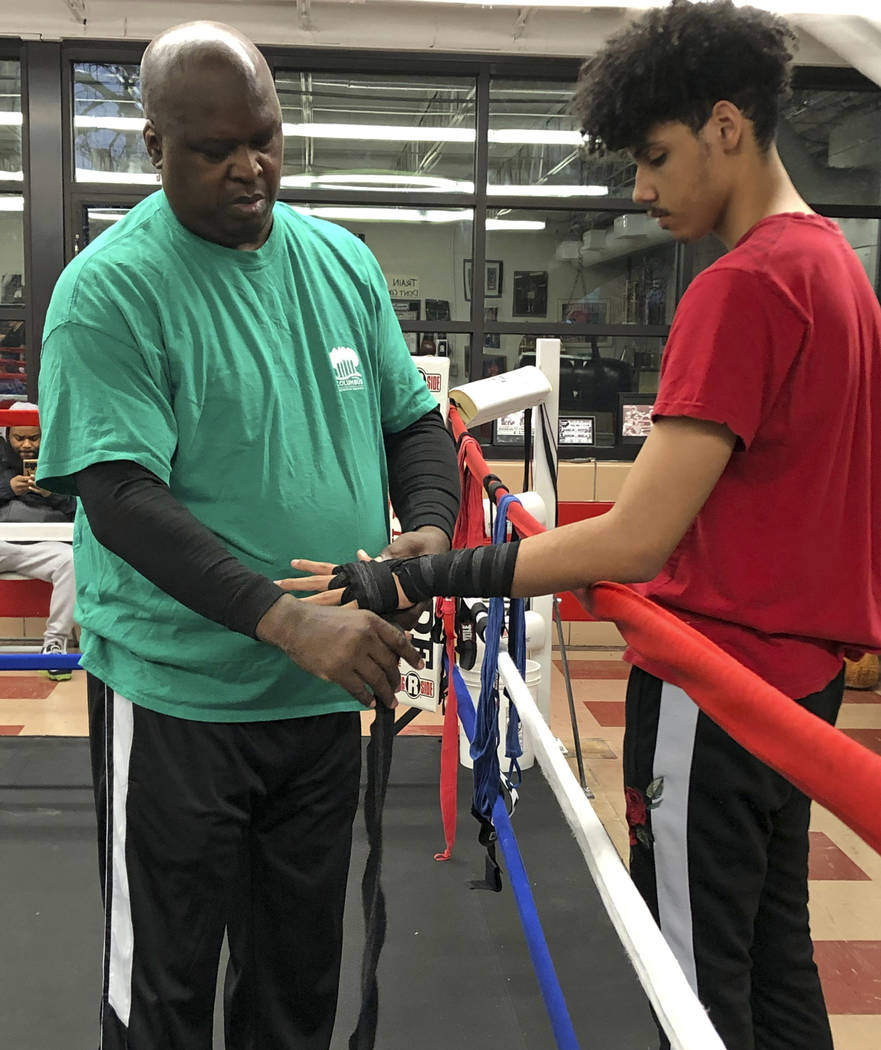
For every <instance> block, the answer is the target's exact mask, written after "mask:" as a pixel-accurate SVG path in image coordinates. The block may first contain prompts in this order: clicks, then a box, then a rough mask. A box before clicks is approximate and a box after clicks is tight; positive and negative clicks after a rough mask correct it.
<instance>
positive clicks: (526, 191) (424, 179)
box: [281, 172, 609, 197]
mask: <svg viewBox="0 0 881 1050" xmlns="http://www.w3.org/2000/svg"><path fill="white" fill-rule="evenodd" d="M281 184H282V186H284V187H286V188H288V189H298V188H299V189H309V188H311V187H313V186H318V187H321V188H322V189H326V190H350V189H352V188H353V187H355V188H357V189H363V190H365V191H367V192H369V191H371V190H387V189H397V190H402V191H403V192H405V193H408V192H419V191H421V190H427V191H429V192H437V193H473V192H474V183H473V182H466V181H465V180H462V179H445V178H442V177H441V176H437V175H403V174H398V173H396V172H389V173H388V174H379V173H377V172H371V173H364V174H358V173H357V172H339V173H336V174H334V173H333V172H325V173H324V174H321V175H285V176H284V177H283V178H282V180H281ZM486 192H487V195H488V196H490V197H607V196H608V195H609V187H608V186H579V185H577V184H573V185H563V184H560V185H552V184H547V185H546V184H544V183H539V184H538V185H529V186H512V185H508V184H506V185H489V186H487V189H486Z"/></svg>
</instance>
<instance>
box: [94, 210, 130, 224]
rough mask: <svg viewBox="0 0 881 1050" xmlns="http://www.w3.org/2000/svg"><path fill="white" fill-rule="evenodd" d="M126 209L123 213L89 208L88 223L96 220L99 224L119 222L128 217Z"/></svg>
mask: <svg viewBox="0 0 881 1050" xmlns="http://www.w3.org/2000/svg"><path fill="white" fill-rule="evenodd" d="M128 212H129V210H128V208H126V209H125V210H124V211H122V210H120V211H111V210H109V209H107V208H89V221H90V222H91V221H93V220H95V219H98V220H99V221H100V222H119V220H120V219H124V218H125V216H126V215H128Z"/></svg>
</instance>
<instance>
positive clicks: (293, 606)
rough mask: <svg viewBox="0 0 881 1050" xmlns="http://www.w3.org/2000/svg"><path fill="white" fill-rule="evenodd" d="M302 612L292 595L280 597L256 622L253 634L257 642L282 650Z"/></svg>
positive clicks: (297, 601)
mask: <svg viewBox="0 0 881 1050" xmlns="http://www.w3.org/2000/svg"><path fill="white" fill-rule="evenodd" d="M302 611H303V610H302V609H301V608H300V602H299V600H298V599H297V598H295V597H294V596H293V595H291V594H282V595H280V596H279V599H278V601H277V602H273V603H272V605H270V606H269V608H268V609H267V610H266V612H265V613H264V614H263V615H262V616H261V617H260V619H259V620H258V621H257V629H256V631H255V632H254V633H255V635H256V637H257V640H258V641H260V642H266V644H267V645H274V646H276V647H277V648H279V649H283V648H284V645H285V639H286V637H287V636H288V635H289V634H290V632H291V630H292V629H293V630H296V625H297V623H298V622H299V620H300V617H301V614H302Z"/></svg>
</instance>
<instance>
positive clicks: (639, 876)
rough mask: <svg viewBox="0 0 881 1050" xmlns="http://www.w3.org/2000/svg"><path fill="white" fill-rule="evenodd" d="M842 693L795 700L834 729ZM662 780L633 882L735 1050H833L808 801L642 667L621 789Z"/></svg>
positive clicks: (630, 693) (634, 680)
mask: <svg viewBox="0 0 881 1050" xmlns="http://www.w3.org/2000/svg"><path fill="white" fill-rule="evenodd" d="M843 687H844V672H843V671H842V673H841V674H840V675H838V676H837V677H836V678H835V679H834V680H833V681H832V682H830V683H829V685H828V686H827V687H826V688H825V689H823V690H821V691H820V692H818V693H812V694H811V695H810V696H808V697H805V698H804V699H802V700H799V701H794V702H797V703H799V704H801V705H802V706H803V707H806V708H807V709H808V710H809V711H812V712H813V713H814V714H816V715H818V716H819V717H820V718H822V719H824V720H825V721H827V722H830V723H832V722H834V721H835V718H836V717H837V715H838V709H839V707H840V705H841V699H842V694H843ZM661 779H662V781H663V786H662V788H661V794H660V797H659V798H657V797H656V804H655V805H654V808H652V806H651V805H649V804H647V806H646V817H645V819H646V824H645V828H646V831H647V832H648V834H646V833H645V832H642V831H639V829H638V827H637V829H636V830H637V831H638V833H639V836H640V838H642V839H643V840H644V841H643V842H639V841H638V842H637V843H636V844H635V845H632V846H631V850H630V872H631V875H632V876H633V880H634V882H635V883H636V885H637V887H638V888H639V890H640V892H641V893H642V895H643V897H644V898H645V900H646V902H647V903H648V905H649V907H650V908H651V910H652V912H653V913H654V915H655V918H656V919H657V920H658V923H659V925H660V927H661V930H662V932H663V934H664V936H665V938H666V940H667V942H668V943H669V944H670V946H671V948H672V949H673V952H674V954H675V955H676V958H677V959H678V960H679V963H680V964H681V966H682V968H683V970H684V971H685V975H686V977H687V978H688V980H689V982H690V984H691V986H692V988H694V990H695V991H696V992H697V994H698V996H699V998H700V1000H701V1002H702V1003H703V1004H704V1005H705V1006H706V1007H707V1009H708V1011H709V1015H710V1019H711V1020H712V1022H713V1024H714V1025H715V1026H716V1029H717V1031H718V1032H719V1035H720V1036H721V1038H722V1041H723V1042H724V1044H725V1046H726V1048H727V1050H832V1037H831V1035H830V1031H829V1021H828V1018H827V1015H826V1006H825V1003H824V1001H823V993H822V990H821V988H820V981H819V978H818V976H817V969H816V966H815V965H814V960H813V945H812V943H811V936H810V929H809V925H808V823H809V820H810V800H809V799H808V798H807V797H806V796H805V795H804V794H802V792H800V791H799V790H797V789H796V788H794V787H793V786H792V785H791V784H790V783H789V782H788V781H787V780H785V779H784V778H783V777H781V776H779V775H778V774H777V773H775V772H773V771H772V770H771V769H770V768H769V767H768V766H766V765H764V764H763V763H761V762H759V761H758V759H755V758H753V757H752V756H751V755H750V754H749V753H748V752H746V751H745V750H744V749H743V748H742V747H740V746H739V745H738V744H736V743H735V742H734V741H733V740H732V739H731V737H729V736H728V735H727V734H726V733H725V732H723V731H722V730H721V729H719V727H718V726H717V725H715V724H714V723H713V722H712V721H710V719H709V718H707V717H706V715H704V714H703V713H702V712H700V711H699V709H698V708H697V706H696V705H695V704H694V703H693V701H692V700H690V699H689V697H688V696H686V694H685V693H684V692H683V691H682V690H681V689H679V688H677V687H676V686H672V685H669V684H668V683H666V682H662V681H660V679H658V678H655V677H653V676H652V675H650V674H646V673H645V672H644V671H642V670H640V669H639V668H633V670H632V672H631V675H630V680H629V682H628V686H627V717H626V732H625V738H624V783H625V787H627V788H631V789H636V791H637V792H639V793H640V795H641V796H642V798H643V799H644V798H645V795H646V792H647V789H648V788H649V785H650V784H651V783H652V782H653V781H655V782H656V783H655V788H654V790H653V792H649V794H652V793H654V794H657V790H658V788H659V787H660V786H661V785H660V783H659V781H660V780H661ZM629 795H630V799H631V803H630V804H631V811H632V812H633V811H636V812H637V814H638V816H640V817H641V814H639V809H640V808H641V806H640V803H639V795H637V796H634V794H633V792H629ZM634 798H636V799H637V803H636V805H635V806H634V805H633V799H634ZM648 801H649V802H650V800H648ZM632 812H631V816H632ZM637 823H638V822H637ZM632 838H633V836H632V837H631V841H632ZM649 838H651V839H652V840H653V841H651V842H649V841H648V840H649ZM661 1046H662V1047H664V1048H666V1047H668V1046H669V1043H668V1042H667V1041H666V1039H665V1038H664V1037H663V1036H662V1039H661Z"/></svg>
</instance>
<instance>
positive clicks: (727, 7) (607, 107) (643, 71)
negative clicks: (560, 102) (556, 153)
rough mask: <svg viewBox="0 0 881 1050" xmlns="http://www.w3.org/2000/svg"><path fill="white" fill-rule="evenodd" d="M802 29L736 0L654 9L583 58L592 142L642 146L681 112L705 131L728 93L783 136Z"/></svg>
mask: <svg viewBox="0 0 881 1050" xmlns="http://www.w3.org/2000/svg"><path fill="white" fill-rule="evenodd" d="M795 40H796V37H795V33H794V32H793V30H792V29H791V28H790V27H789V25H788V24H787V23H786V22H785V21H784V20H783V19H782V18H780V17H778V16H776V15H772V14H769V13H768V12H766V11H760V10H758V9H757V8H754V7H735V6H734V4H733V3H731V0H712V2H711V3H689V2H688V0H673V3H671V4H670V5H669V6H668V7H662V8H654V9H652V10H650V11H647V12H646V13H645V14H644V15H642V16H641V17H640V18H639V19H637V20H636V21H635V22H633V23H632V24H631V25H630V26H628V28H626V29H624V30H622V31H621V32H619V33H617V34H615V36H613V37H612V38H611V39H610V40H609V41H608V43H607V45H606V46H605V48H604V49H603V50H602V51H601V52H600V53H599V54H598V55H596V56H594V57H592V58H588V59H587V60H586V61H585V62H584V63H583V65H582V67H581V72H580V74H579V78H578V86H577V89H576V94H575V99H574V102H573V110H574V112H575V113H576V115H577V116H578V118H579V119H580V120H581V123H582V128H583V130H584V132H585V134H586V135H588V136H589V137H590V145H591V148H592V149H600V150H603V149H608V150H620V149H639V147H640V146H641V144H642V143H643V142H645V140H646V138H647V136H648V132H649V129H650V128H651V127H652V126H653V125H655V124H658V123H662V122H665V121H681V122H682V123H684V124H687V125H688V126H689V127H690V128H691V129H692V131H694V132H695V133H697V132H698V131H699V130H700V129H701V128H702V127H703V126H704V124H706V122H707V121H708V120H709V118H710V114H711V112H712V109H713V106H714V105H715V104H716V103H717V102H718V101H719V100H720V99H727V100H728V101H729V102H733V103H734V104H735V105H736V106H737V107H738V108H739V109H740V110H741V111H742V112H743V114H744V115H745V116H746V117H748V118H749V119H750V120H751V121H752V122H753V130H754V134H755V138H756V143H757V145H758V146H759V148H760V149H761V150H767V149H768V148H769V146H770V145H771V143H772V142H773V140H774V135H775V132H776V130H777V120H778V115H779V109H780V103H781V101H783V100H784V99H785V98H786V97H787V96H788V94H789V90H790V76H791V69H790V64H791V62H792V55H793V51H794V45H795Z"/></svg>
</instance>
